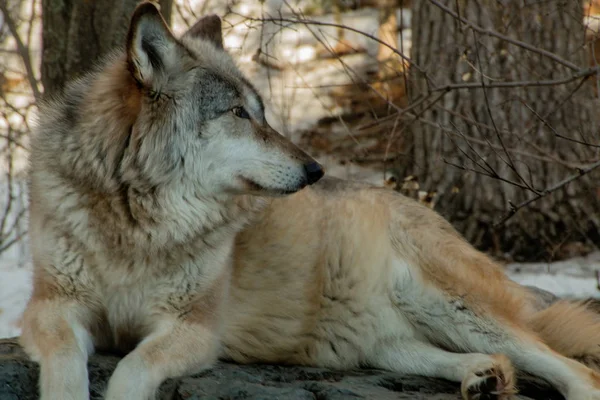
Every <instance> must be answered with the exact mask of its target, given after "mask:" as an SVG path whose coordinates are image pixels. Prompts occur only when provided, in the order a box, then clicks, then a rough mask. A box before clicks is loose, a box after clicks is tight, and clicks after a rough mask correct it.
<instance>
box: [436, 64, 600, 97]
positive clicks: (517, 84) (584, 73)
mask: <svg viewBox="0 0 600 400" xmlns="http://www.w3.org/2000/svg"><path fill="white" fill-rule="evenodd" d="M599 72H600V67H593V68H586V69H581V70H579V71H577V72H576V73H574V74H573V75H571V76H568V77H565V78H561V79H552V80H540V81H514V82H494V83H485V84H484V83H481V82H464V83H451V84H448V85H444V86H440V87H436V88H433V89H431V91H432V92H439V91H444V90H456V89H484V88H488V89H490V88H521V87H536V86H537V87H539V86H559V85H565V84H567V83H571V82H573V81H576V80H577V79H580V78H587V77H590V76H592V75H596V74H597V73H599Z"/></svg>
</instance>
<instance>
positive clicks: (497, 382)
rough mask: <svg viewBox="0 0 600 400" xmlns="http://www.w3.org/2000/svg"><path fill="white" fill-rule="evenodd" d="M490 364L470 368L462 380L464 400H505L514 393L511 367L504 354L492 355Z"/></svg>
mask: <svg viewBox="0 0 600 400" xmlns="http://www.w3.org/2000/svg"><path fill="white" fill-rule="evenodd" d="M494 358H495V362H494V363H493V364H492V365H491V366H490V365H488V366H481V367H478V368H474V369H472V370H471V371H470V372H469V374H468V375H467V377H466V378H465V379H464V380H463V382H462V387H461V392H462V396H463V398H464V399H465V400H492V399H493V400H496V399H497V400H505V399H509V398H511V396H512V395H514V394H515V393H516V390H515V385H514V379H513V369H512V366H511V364H510V361H508V359H507V358H506V357H505V356H502V355H496V356H494Z"/></svg>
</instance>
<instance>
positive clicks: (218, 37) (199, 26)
mask: <svg viewBox="0 0 600 400" xmlns="http://www.w3.org/2000/svg"><path fill="white" fill-rule="evenodd" d="M183 37H184V38H188V37H189V38H194V39H197V38H198V39H205V40H208V41H210V42H212V43H213V44H214V45H215V46H217V48H219V49H222V48H223V32H222V30H221V18H219V17H218V16H217V15H214V14H211V15H207V16H204V17H202V18H200V19H199V20H198V21H196V23H195V24H194V25H192V27H191V28H190V29H188V30H187V32H185V33H184V34H183Z"/></svg>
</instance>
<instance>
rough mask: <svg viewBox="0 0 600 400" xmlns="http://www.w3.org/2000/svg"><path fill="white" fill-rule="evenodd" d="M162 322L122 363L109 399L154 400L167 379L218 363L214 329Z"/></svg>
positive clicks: (180, 321) (114, 376)
mask: <svg viewBox="0 0 600 400" xmlns="http://www.w3.org/2000/svg"><path fill="white" fill-rule="evenodd" d="M160 323H161V326H160V327H159V329H158V330H157V331H156V332H154V333H153V334H151V335H150V336H148V337H146V338H145V339H144V340H143V341H142V342H141V343H140V344H139V345H138V346H137V347H136V348H135V350H133V351H132V352H131V353H129V354H128V355H127V356H126V357H125V358H123V359H122V360H121V362H119V364H118V365H117V368H116V370H115V372H114V373H113V375H112V377H111V378H110V381H109V383H108V389H107V392H106V397H105V398H106V400H148V399H153V398H154V395H155V392H156V390H157V389H158V387H159V386H160V384H161V383H162V382H163V381H164V380H166V379H168V378H175V377H178V376H182V375H186V374H192V373H194V372H199V371H201V370H202V369H204V368H208V367H210V365H211V363H212V362H214V361H215V360H216V358H217V355H218V346H219V341H218V335H217V332H216V330H215V329H213V327H210V328H209V327H207V325H204V324H200V323H190V322H186V321H182V320H180V319H175V318H173V319H171V320H168V321H166V320H163V321H161V322H160Z"/></svg>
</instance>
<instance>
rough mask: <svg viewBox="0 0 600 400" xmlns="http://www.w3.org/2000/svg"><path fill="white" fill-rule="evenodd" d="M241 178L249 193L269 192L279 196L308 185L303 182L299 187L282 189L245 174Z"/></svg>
mask: <svg viewBox="0 0 600 400" xmlns="http://www.w3.org/2000/svg"><path fill="white" fill-rule="evenodd" d="M240 180H241V181H242V183H243V184H244V186H245V188H246V190H247V191H248V192H249V193H253V194H268V195H270V196H277V195H281V196H284V195H286V194H292V193H296V192H297V191H299V190H300V189H302V188H304V187H305V186H306V184H302V185H301V186H300V187H298V188H297V189H280V188H277V189H274V188H268V187H265V186H263V185H261V184H260V183H257V182H256V181H254V180H252V179H249V178H246V177H244V176H240Z"/></svg>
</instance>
